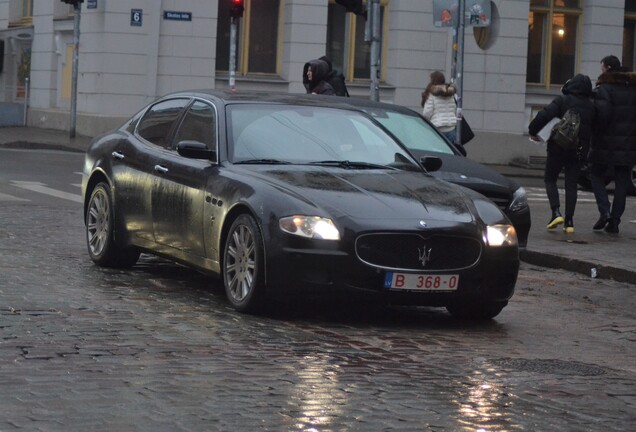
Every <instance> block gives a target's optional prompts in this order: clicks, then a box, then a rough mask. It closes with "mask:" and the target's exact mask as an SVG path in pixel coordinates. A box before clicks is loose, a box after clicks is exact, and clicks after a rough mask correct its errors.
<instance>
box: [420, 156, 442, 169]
mask: <svg viewBox="0 0 636 432" xmlns="http://www.w3.org/2000/svg"><path fill="white" fill-rule="evenodd" d="M420 163H421V164H422V166H423V167H424V169H425V170H426V171H427V172H435V171H437V170H439V169H440V168H441V167H442V160H441V159H440V158H438V157H436V156H422V157H421V158H420Z"/></svg>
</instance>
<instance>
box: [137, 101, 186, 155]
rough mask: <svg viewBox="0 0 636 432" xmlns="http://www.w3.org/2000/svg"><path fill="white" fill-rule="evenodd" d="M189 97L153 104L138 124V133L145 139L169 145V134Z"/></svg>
mask: <svg viewBox="0 0 636 432" xmlns="http://www.w3.org/2000/svg"><path fill="white" fill-rule="evenodd" d="M188 102H190V100H189V99H170V100H166V101H163V102H159V103H158V104H156V105H153V106H152V107H151V108H150V109H149V110H148V111H147V112H146V114H145V115H144V117H143V118H142V119H141V121H140V122H139V125H138V126H137V133H138V134H139V136H141V137H142V138H144V139H145V140H148V141H150V142H151V143H153V144H156V145H158V146H161V147H166V146H168V145H169V140H170V137H169V134H170V132H171V131H172V129H173V126H174V124H175V122H176V121H177V119H178V118H179V115H180V114H181V112H182V111H183V108H184V107H185V106H186V105H187V103H188Z"/></svg>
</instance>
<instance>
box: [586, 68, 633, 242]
mask: <svg viewBox="0 0 636 432" xmlns="http://www.w3.org/2000/svg"><path fill="white" fill-rule="evenodd" d="M609 60H614V62H613V64H612V62H611V61H609ZM601 70H602V71H603V73H602V74H601V75H600V76H599V77H598V80H597V81H596V88H595V98H594V105H595V106H596V112H597V116H598V118H597V124H598V127H596V128H595V130H594V138H593V139H592V146H591V148H590V152H589V155H588V161H589V163H590V181H591V183H592V190H593V191H594V196H595V198H596V205H597V207H598V210H599V213H600V217H599V219H598V221H597V222H596V224H594V227H593V229H594V230H602V229H604V230H605V231H606V232H609V233H618V225H619V224H620V222H621V216H622V215H623V213H624V212H625V203H626V200H627V190H628V186H629V183H630V181H631V173H630V171H631V167H632V166H634V165H635V164H636V128H635V127H634V125H635V124H636V73H634V72H628V71H627V70H625V69H623V68H621V67H620V62H619V61H618V59H617V58H616V57H615V56H608V57H605V58H604V59H603V60H601ZM609 167H612V168H613V171H614V184H615V189H614V201H613V202H612V204H611V208H610V202H609V198H608V195H607V189H606V188H605V182H604V180H603V178H604V173H605V172H606V171H607V169H608V168H609Z"/></svg>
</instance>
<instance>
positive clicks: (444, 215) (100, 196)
mask: <svg viewBox="0 0 636 432" xmlns="http://www.w3.org/2000/svg"><path fill="white" fill-rule="evenodd" d="M440 165H441V160H440V159H439V158H437V157H425V158H422V159H421V160H417V159H415V157H414V156H413V155H412V154H411V153H410V152H409V151H408V149H407V148H405V147H404V146H403V145H402V144H401V143H400V142H399V141H398V140H396V139H395V138H394V137H393V136H392V135H391V134H389V133H388V132H386V130H385V129H384V128H382V127H381V126H380V125H379V124H378V123H377V122H376V121H375V120H373V119H372V118H371V117H370V116H369V115H367V114H366V113H364V112H361V111H360V110H359V109H357V108H352V107H351V106H350V105H348V104H344V103H342V100H341V98H332V99H329V100H324V99H322V98H315V97H312V96H311V95H289V94H281V95H272V94H260V93H241V92H236V93H232V92H225V91H214V90H212V91H193V92H181V93H174V94H170V95H167V96H165V97H162V98H160V99H158V100H156V101H154V102H152V103H151V104H149V105H148V106H146V107H145V108H143V109H142V110H141V111H140V112H139V113H137V114H136V115H134V116H133V117H132V118H131V119H130V120H129V121H127V122H126V123H125V124H124V125H122V126H121V127H120V128H119V129H117V130H114V131H112V132H110V133H107V134H104V135H102V136H100V137H97V138H95V139H94V140H93V142H92V143H91V145H90V146H89V148H88V150H87V152H86V157H85V163H84V172H83V179H82V194H83V197H84V221H85V226H86V240H87V245H88V253H89V256H90V258H91V259H92V260H93V261H94V262H95V263H96V264H97V265H100V266H108V267H130V266H133V265H134V264H135V263H136V262H137V260H138V258H139V255H140V253H142V252H143V253H151V254H155V255H158V256H162V257H165V258H168V259H171V260H173V261H175V262H178V263H181V264H184V265H187V266H190V267H193V268H195V269H197V270H199V271H202V272H204V273H208V274H210V275H212V276H216V277H218V278H220V279H221V281H222V283H223V285H224V287H225V292H226V294H227V298H228V301H229V303H230V304H231V305H232V306H233V307H234V308H235V309H237V310H239V311H244V312H250V311H254V310H257V309H260V308H262V307H263V306H264V305H266V304H267V305H271V304H272V300H274V303H275V299H276V298H280V297H281V296H282V298H289V297H290V296H303V295H305V294H307V295H309V294H310V293H312V292H314V293H315V292H328V291H334V290H337V291H338V292H348V291H349V290H355V291H357V292H358V293H363V295H367V294H368V295H369V296H373V297H377V298H379V299H381V300H386V301H387V302H391V303H392V304H396V303H397V304H406V305H429V306H438V307H446V309H447V310H448V311H449V312H450V313H451V314H452V315H454V316H456V317H459V318H467V319H490V318H492V317H494V316H496V315H497V314H498V313H499V312H500V311H501V310H502V309H503V308H504V307H505V306H506V304H507V303H508V300H509V299H510V298H511V296H512V295H513V292H514V288H515V284H516V280H517V274H518V270H519V247H518V239H517V234H516V231H515V228H514V226H513V225H512V224H511V223H510V220H509V219H508V217H506V215H505V214H504V213H503V212H502V211H501V210H500V209H499V208H498V207H497V206H496V205H495V204H494V203H493V202H492V201H490V200H489V199H487V198H485V197H484V196H483V195H481V194H478V193H475V192H474V191H472V190H469V189H467V188H463V187H459V186H456V185H453V184H451V183H448V182H445V181H441V180H439V179H437V178H435V177H433V176H432V175H431V174H430V172H434V171H435V170H436V169H438V168H439V167H440Z"/></svg>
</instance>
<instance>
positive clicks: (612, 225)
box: [605, 218, 618, 234]
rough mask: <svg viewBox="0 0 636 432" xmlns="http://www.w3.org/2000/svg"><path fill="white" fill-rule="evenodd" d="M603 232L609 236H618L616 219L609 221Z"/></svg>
mask: <svg viewBox="0 0 636 432" xmlns="http://www.w3.org/2000/svg"><path fill="white" fill-rule="evenodd" d="M605 232H606V233H610V234H618V222H617V221H616V219H611V218H610V219H609V220H608V221H607V225H605Z"/></svg>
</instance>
